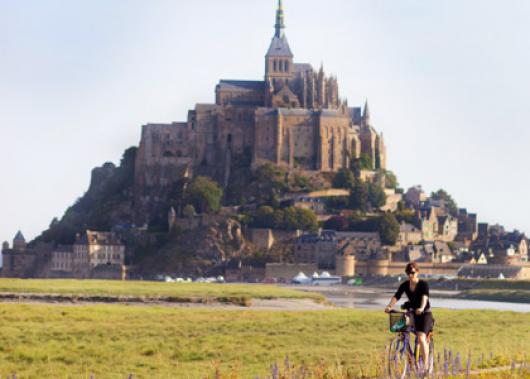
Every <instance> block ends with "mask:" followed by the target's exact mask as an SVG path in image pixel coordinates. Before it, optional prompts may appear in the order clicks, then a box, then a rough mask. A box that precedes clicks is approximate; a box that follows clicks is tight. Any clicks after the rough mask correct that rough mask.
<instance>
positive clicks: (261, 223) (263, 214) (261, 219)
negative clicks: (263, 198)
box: [253, 205, 274, 228]
mask: <svg viewBox="0 0 530 379" xmlns="http://www.w3.org/2000/svg"><path fill="white" fill-rule="evenodd" d="M253 224H254V226H255V227H257V228H274V209H273V208H272V207H269V206H268V205H262V206H261V207H259V208H258V210H257V211H256V214H255V216H254V223H253Z"/></svg>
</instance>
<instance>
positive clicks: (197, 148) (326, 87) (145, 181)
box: [135, 0, 386, 201]
mask: <svg viewBox="0 0 530 379" xmlns="http://www.w3.org/2000/svg"><path fill="white" fill-rule="evenodd" d="M361 154H365V155H367V156H368V157H369V158H370V160H371V162H372V165H373V169H379V168H382V169H384V168H386V148H385V145H384V142H383V137H382V135H381V134H378V133H377V132H376V131H375V130H374V128H373V127H372V125H371V122H370V112H369V110H368V104H366V105H365V107H364V110H363V109H361V107H348V105H347V104H346V102H345V101H342V100H341V98H340V97H339V88H338V83H337V79H336V78H335V77H327V76H326V75H325V73H324V71H323V69H322V68H320V70H319V71H316V70H315V69H313V67H312V66H311V65H310V64H305V63H295V62H294V56H293V53H292V51H291V48H290V46H289V43H288V41H287V37H286V35H285V24H284V10H283V7H282V1H281V0H279V3H278V9H277V11H276V24H275V33H274V36H273V38H272V42H271V44H270V47H269V50H268V51H267V53H266V55H265V75H264V80H260V81H240V80H221V81H220V82H219V84H217V86H216V88H215V104H197V105H196V106H195V109H194V110H191V111H189V112H188V120H187V121H186V122H177V123H172V124H148V125H144V127H143V130H142V138H141V142H140V147H139V151H138V154H137V161H136V178H135V180H136V184H137V186H139V187H140V188H148V187H154V186H164V185H170V184H171V182H172V181H173V180H174V178H175V177H176V176H178V175H182V174H183V173H184V172H188V173H190V172H195V171H196V170H199V171H200V170H201V169H205V168H209V169H211V170H210V172H212V170H215V173H216V175H217V177H218V178H221V179H220V181H221V182H223V181H224V183H223V184H224V185H226V183H227V181H228V177H229V175H230V173H229V171H230V169H229V167H230V164H231V161H233V160H234V159H236V157H237V156H247V157H248V161H249V164H251V165H252V167H257V166H259V165H261V164H264V163H267V162H268V163H273V164H276V165H283V166H285V167H289V168H299V169H303V170H318V171H338V170H339V169H341V168H347V167H349V165H350V162H351V158H352V157H354V158H359V157H360V156H361ZM151 193H152V191H151ZM145 201H147V199H146V200H145ZM151 201H152V199H151Z"/></svg>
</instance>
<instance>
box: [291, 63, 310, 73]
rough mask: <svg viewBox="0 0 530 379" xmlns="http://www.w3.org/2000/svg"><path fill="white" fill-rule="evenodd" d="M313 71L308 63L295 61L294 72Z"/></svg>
mask: <svg viewBox="0 0 530 379" xmlns="http://www.w3.org/2000/svg"><path fill="white" fill-rule="evenodd" d="M305 71H315V70H314V69H313V66H311V65H310V64H309V63H295V64H294V72H305Z"/></svg>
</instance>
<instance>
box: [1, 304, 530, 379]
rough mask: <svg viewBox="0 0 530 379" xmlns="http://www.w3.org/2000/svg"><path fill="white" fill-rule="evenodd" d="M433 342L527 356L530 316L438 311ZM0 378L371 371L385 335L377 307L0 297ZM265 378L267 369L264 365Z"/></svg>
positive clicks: (503, 358) (492, 360)
mask: <svg viewBox="0 0 530 379" xmlns="http://www.w3.org/2000/svg"><path fill="white" fill-rule="evenodd" d="M435 318H436V348H437V351H438V352H442V355H443V348H444V347H446V348H448V349H449V348H450V349H452V354H453V355H454V354H456V353H457V352H460V353H461V354H462V355H463V356H464V357H465V356H467V353H468V351H471V352H472V355H473V362H474V365H475V366H476V365H477V362H478V360H479V359H480V358H479V357H480V356H481V355H483V356H484V358H483V360H482V363H483V365H484V366H487V365H490V364H495V365H506V364H508V365H509V364H510V362H511V360H512V359H519V360H522V359H526V360H527V361H530V355H529V351H530V314H528V313H527V314H525V313H512V312H494V311H442V310H437V311H436V313H435ZM0 325H1V330H2V332H1V333H0V376H1V377H5V376H6V375H11V374H12V373H14V372H16V373H17V374H18V376H17V377H18V378H60V377H62V378H66V377H74V378H87V379H88V377H89V376H90V374H94V375H95V377H96V379H97V378H126V376H127V375H128V374H129V373H133V374H135V377H137V378H204V377H210V378H211V377H214V375H213V374H214V368H215V367H219V368H220V369H221V370H222V372H223V373H224V374H225V375H228V374H229V373H234V376H233V378H254V377H255V376H256V375H265V374H266V373H268V372H269V366H270V364H272V363H273V362H274V361H278V362H279V363H280V364H283V360H284V358H285V356H286V355H288V356H289V359H290V361H291V362H292V363H300V362H302V361H305V362H307V363H308V364H314V363H316V362H319V361H320V360H321V359H323V360H325V362H330V363H331V364H334V363H335V362H339V363H340V364H341V365H343V366H345V367H349V368H350V370H351V371H350V372H351V373H352V374H354V375H360V374H361V371H362V373H364V374H368V375H371V374H376V373H377V371H378V369H380V367H381V365H382V363H381V362H382V359H383V356H382V352H383V349H384V346H385V344H386V342H387V341H388V339H389V338H390V333H389V332H388V331H387V328H388V320H387V316H386V315H385V314H383V313H382V312H380V311H377V312H376V311H361V310H344V309H342V310H330V311H312V312H271V311H253V310H247V309H245V308H236V310H228V311H225V310H213V309H194V308H172V307H155V306H150V307H144V306H127V305H86V306H62V305H55V306H52V305H44V304H33V305H32V304H13V303H10V304H5V303H4V304H0ZM269 375H270V372H269Z"/></svg>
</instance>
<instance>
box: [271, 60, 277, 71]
mask: <svg viewBox="0 0 530 379" xmlns="http://www.w3.org/2000/svg"><path fill="white" fill-rule="evenodd" d="M272 66H273V69H272V70H273V71H278V62H276V61H274V62H273V63H272Z"/></svg>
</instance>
